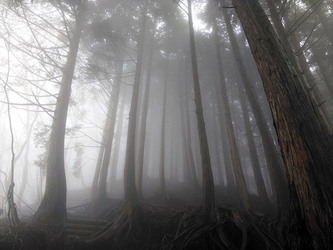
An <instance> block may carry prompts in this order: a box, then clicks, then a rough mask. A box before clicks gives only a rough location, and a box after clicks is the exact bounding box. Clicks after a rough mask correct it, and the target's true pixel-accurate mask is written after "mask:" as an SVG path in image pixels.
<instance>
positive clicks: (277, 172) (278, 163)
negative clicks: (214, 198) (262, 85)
mask: <svg viewBox="0 0 333 250" xmlns="http://www.w3.org/2000/svg"><path fill="white" fill-rule="evenodd" d="M223 16H224V19H225V22H226V27H227V31H228V34H229V38H230V44H231V47H232V51H233V54H234V56H235V61H236V64H237V67H238V71H239V74H240V78H241V85H242V87H243V88H244V89H245V93H246V96H247V97H248V100H249V103H250V105H251V107H252V111H253V115H254V117H255V120H256V123H257V125H258V129H259V131H260V134H261V137H262V142H263V146H264V152H265V157H266V162H267V168H268V172H269V176H270V180H271V183H272V192H273V200H274V203H276V204H277V207H278V208H279V211H277V213H280V212H284V211H285V207H286V205H287V204H288V201H289V198H288V197H289V196H288V193H289V192H288V189H287V180H286V176H285V173H284V171H283V169H282V168H283V162H282V160H281V158H280V157H279V155H278V152H277V149H276V147H275V145H274V142H273V138H272V135H271V133H270V131H269V128H268V125H267V123H266V120H265V116H264V113H263V110H262V108H261V105H260V103H259V101H258V98H257V97H256V95H255V93H254V91H253V89H254V88H255V86H253V84H252V82H251V80H250V77H249V76H248V74H247V72H246V67H245V65H246V64H245V62H244V61H243V59H242V57H241V54H240V48H239V46H238V43H237V39H236V36H235V33H234V31H233V29H232V25H231V22H230V16H229V14H228V13H227V11H226V10H225V9H224V10H223Z"/></svg>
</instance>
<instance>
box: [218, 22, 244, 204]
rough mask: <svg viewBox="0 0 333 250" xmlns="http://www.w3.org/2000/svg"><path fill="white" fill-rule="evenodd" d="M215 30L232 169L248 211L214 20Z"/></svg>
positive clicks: (239, 194) (241, 198) (239, 192)
mask: <svg viewBox="0 0 333 250" xmlns="http://www.w3.org/2000/svg"><path fill="white" fill-rule="evenodd" d="M213 29H214V38H215V46H216V51H217V53H216V59H217V65H218V70H219V81H220V91H221V97H222V102H223V105H222V108H223V116H224V119H225V125H226V129H227V135H228V142H229V150H230V156H231V162H232V167H233V170H234V175H235V180H236V184H237V189H238V196H239V198H240V202H241V205H242V207H243V208H244V209H245V210H248V209H249V208H250V205H249V196H248V191H247V186H246V183H245V178H244V174H243V170H242V166H241V162H240V159H239V154H238V149H237V144H236V137H235V133H234V128H233V125H232V120H231V114H230V107H229V102H228V95H227V88H226V82H225V78H224V73H223V64H222V59H221V55H220V51H221V48H220V43H219V36H218V31H217V24H216V19H214V20H213Z"/></svg>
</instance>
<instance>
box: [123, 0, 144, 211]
mask: <svg viewBox="0 0 333 250" xmlns="http://www.w3.org/2000/svg"><path fill="white" fill-rule="evenodd" d="M147 8H148V3H147V2H146V1H145V2H144V4H143V9H142V14H141V25H140V31H139V37H138V41H137V51H138V52H137V62H136V69H135V77H134V86H133V92H132V99H131V106H130V112H129V121H128V134H127V145H126V160H125V168H124V193H125V201H126V203H127V204H128V205H129V206H130V207H133V206H135V205H137V203H138V195H137V189H136V186H135V140H136V123H137V122H136V120H137V119H136V117H137V110H138V100H139V86H140V80H141V68H142V61H143V48H144V46H143V45H144V39H145V32H146V21H147Z"/></svg>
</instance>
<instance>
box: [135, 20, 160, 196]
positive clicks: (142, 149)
mask: <svg viewBox="0 0 333 250" xmlns="http://www.w3.org/2000/svg"><path fill="white" fill-rule="evenodd" d="M154 34H155V25H154V30H153V32H152V35H151V48H150V51H149V57H148V71H147V76H146V79H147V80H146V86H145V89H144V93H143V98H142V99H143V106H142V114H141V127H140V133H139V136H140V140H139V142H140V145H139V147H138V158H137V164H138V165H137V175H136V187H137V190H138V196H139V197H140V198H143V193H142V178H143V160H144V152H145V141H146V129H147V113H148V103H149V96H150V82H151V73H152V64H153V55H154V44H155V42H154Z"/></svg>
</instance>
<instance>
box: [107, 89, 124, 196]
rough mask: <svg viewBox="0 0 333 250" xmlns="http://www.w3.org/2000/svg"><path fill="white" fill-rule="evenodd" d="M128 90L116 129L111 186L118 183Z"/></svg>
mask: <svg viewBox="0 0 333 250" xmlns="http://www.w3.org/2000/svg"><path fill="white" fill-rule="evenodd" d="M126 96H127V95H126V92H125V93H124V94H123V97H122V100H121V104H120V108H119V117H118V124H117V129H116V140H115V145H114V150H113V158H112V163H111V174H110V183H111V186H112V185H114V184H115V183H116V180H117V178H116V177H117V169H118V158H119V147H120V140H121V131H122V128H123V123H124V112H125V106H126V105H125V102H126ZM112 190H113V189H112V188H111V191H112Z"/></svg>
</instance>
